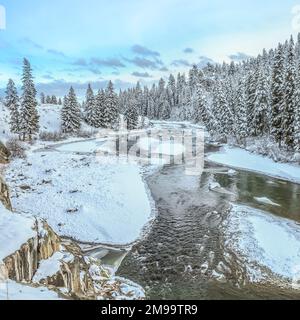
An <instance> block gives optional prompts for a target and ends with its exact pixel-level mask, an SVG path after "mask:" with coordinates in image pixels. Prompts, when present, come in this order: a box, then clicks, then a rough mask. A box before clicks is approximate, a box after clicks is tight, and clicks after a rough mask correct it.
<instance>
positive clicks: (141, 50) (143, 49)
mask: <svg viewBox="0 0 300 320" xmlns="http://www.w3.org/2000/svg"><path fill="white" fill-rule="evenodd" d="M131 50H132V51H133V52H134V53H136V54H138V55H141V56H149V57H160V53H159V52H157V51H153V50H150V49H148V48H146V47H143V46H141V45H138V44H136V45H134V46H133V47H132V48H131Z"/></svg>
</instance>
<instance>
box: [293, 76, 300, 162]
mask: <svg viewBox="0 0 300 320" xmlns="http://www.w3.org/2000/svg"><path fill="white" fill-rule="evenodd" d="M294 103H295V122H294V150H295V152H297V153H298V158H299V161H300V72H298V73H297V76H296V87H295V92H294Z"/></svg>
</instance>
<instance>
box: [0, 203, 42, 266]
mask: <svg viewBox="0 0 300 320" xmlns="http://www.w3.org/2000/svg"><path fill="white" fill-rule="evenodd" d="M34 224H35V221H34V219H31V218H27V217H24V216H22V215H20V214H13V213H11V212H10V211H8V210H6V209H5V208H4V207H3V205H2V203H1V202H0V261H2V260H3V259H4V258H6V257H7V256H9V255H10V254H12V253H14V252H15V251H17V250H19V249H20V247H21V245H22V244H24V243H26V242H27V240H28V239H30V238H33V237H34V236H35V234H36V233H35V232H34V230H33V228H34Z"/></svg>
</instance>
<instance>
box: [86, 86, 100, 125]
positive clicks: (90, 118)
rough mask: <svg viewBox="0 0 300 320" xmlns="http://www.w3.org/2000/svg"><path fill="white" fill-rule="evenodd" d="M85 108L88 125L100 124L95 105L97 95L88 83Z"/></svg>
mask: <svg viewBox="0 0 300 320" xmlns="http://www.w3.org/2000/svg"><path fill="white" fill-rule="evenodd" d="M84 107H85V110H84V118H85V121H86V122H87V124H88V125H90V126H92V127H97V126H98V123H97V122H98V119H97V112H96V111H97V110H96V107H95V97H94V92H93V89H92V87H91V85H90V84H88V88H87V91H86V101H85V105H84Z"/></svg>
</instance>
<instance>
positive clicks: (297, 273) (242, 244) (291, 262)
mask: <svg viewBox="0 0 300 320" xmlns="http://www.w3.org/2000/svg"><path fill="white" fill-rule="evenodd" d="M225 229H226V232H225V233H226V239H227V240H226V246H227V247H229V248H230V249H231V250H234V251H235V252H236V253H237V254H238V255H239V256H240V257H242V259H243V261H244V264H245V266H246V267H247V270H248V272H249V276H250V278H251V279H252V280H253V281H262V280H263V279H264V278H265V277H266V276H267V274H268V273H269V272H271V273H274V274H276V275H277V276H279V277H283V278H286V279H288V280H289V283H290V284H291V285H292V284H293V281H295V283H296V282H297V281H298V280H300V225H299V223H296V222H294V221H292V220H288V219H284V218H281V217H278V216H274V215H272V214H269V213H267V212H264V211H261V210H257V209H253V208H250V207H247V206H241V205H233V207H232V210H231V212H230V215H229V218H228V220H227V221H226V228H225ZM266 270H267V271H268V272H267V273H266Z"/></svg>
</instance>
